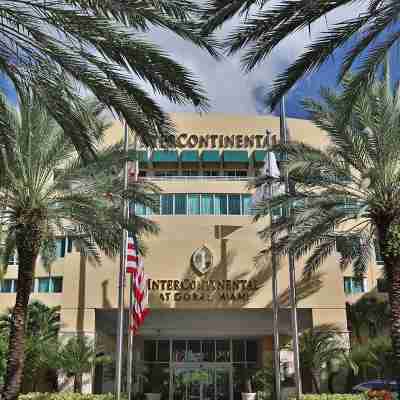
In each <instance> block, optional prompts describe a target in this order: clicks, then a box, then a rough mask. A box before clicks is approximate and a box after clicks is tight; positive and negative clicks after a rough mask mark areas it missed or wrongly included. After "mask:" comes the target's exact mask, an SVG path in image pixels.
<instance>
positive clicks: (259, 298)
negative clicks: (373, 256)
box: [0, 113, 381, 400]
mask: <svg viewBox="0 0 400 400" xmlns="http://www.w3.org/2000/svg"><path fill="white" fill-rule="evenodd" d="M172 118H173V120H174V121H175V123H176V127H177V135H176V136H175V137H174V138H171V140H169V142H168V149H166V150H165V149H161V148H157V149H154V150H143V149H142V150H141V153H140V160H141V162H140V176H141V179H146V180H150V181H151V182H154V183H156V184H157V185H158V186H159V187H160V188H161V190H162V193H161V195H160V209H159V210H158V212H156V213H151V212H150V211H149V210H148V209H146V208H144V207H142V206H141V205H136V210H135V212H136V213H138V214H141V215H146V216H147V217H148V218H150V219H152V220H154V221H155V222H157V223H158V224H159V227H160V234H159V235H158V236H154V237H149V238H147V240H146V246H147V247H148V253H147V255H146V257H145V260H144V266H145V271H146V274H147V275H148V278H149V280H148V288H149V295H150V296H149V298H150V308H151V312H150V315H149V316H148V317H147V319H146V321H145V323H144V325H143V326H142V327H141V329H140V334H139V335H138V336H137V337H136V338H135V360H136V361H135V376H136V379H135V381H136V383H137V384H136V389H137V390H138V391H145V387H144V385H145V382H146V379H142V375H143V374H145V373H147V374H148V373H149V371H150V372H151V371H154V370H155V369H156V368H157V367H161V369H160V370H162V374H163V382H164V383H163V398H164V399H169V400H172V399H185V400H205V399H210V400H217V399H219V400H234V399H237V398H239V397H238V396H239V394H240V388H239V385H238V382H239V378H237V379H236V377H238V376H239V374H240V373H241V371H243V370H244V369H252V368H260V367H262V365H263V364H265V363H266V360H267V359H268V357H269V354H270V353H271V351H272V296H271V292H272V290H271V263H270V259H269V258H268V257H267V258H263V259H261V260H260V259H258V260H255V257H256V255H257V254H258V253H259V251H260V250H262V249H263V248H265V247H267V246H268V243H263V242H261V241H260V240H259V238H258V236H257V232H258V231H259V230H260V228H262V227H263V226H265V225H266V224H269V221H268V220H264V221H260V222H258V223H257V224H255V223H253V221H252V216H251V205H252V197H251V195H252V194H251V193H250V192H249V190H248V182H249V180H250V179H252V178H253V177H255V176H256V175H257V174H259V171H260V170H261V169H262V167H263V161H264V158H265V149H266V147H267V146H268V144H271V143H274V142H276V141H278V140H279V118H276V117H273V116H268V117H260V116H241V115H222V114H206V115H199V114H191V113H183V114H174V115H172ZM288 126H289V129H290V132H291V136H292V138H293V139H295V140H299V141H304V142H307V143H310V144H313V145H314V146H318V147H323V146H326V144H327V138H326V136H325V134H324V133H323V132H322V131H320V130H319V129H318V128H316V127H315V126H314V125H312V124H311V123H310V122H309V121H305V120H296V119H289V120H288ZM122 134H123V129H122V126H121V125H120V124H119V123H115V124H114V125H113V127H112V128H111V129H110V132H109V135H108V140H109V141H110V143H111V142H114V141H117V140H120V139H121V137H122ZM279 212H280V210H276V212H275V215H279ZM58 253H59V258H58V259H57V261H56V262H55V263H54V265H53V266H52V267H51V271H50V273H48V272H46V271H45V270H44V269H43V268H42V266H41V265H40V263H39V265H38V267H37V270H36V280H35V288H34V291H33V294H32V298H33V299H38V300H41V301H43V302H44V303H46V304H48V305H49V306H60V307H61V311H60V317H61V323H62V330H63V333H64V334H75V333H76V332H84V333H85V334H87V335H90V336H92V337H93V338H94V339H95V340H96V345H97V348H98V351H99V353H107V354H110V355H111V356H114V349H115V341H116V321H117V283H118V271H119V260H117V259H116V260H112V259H108V258H106V257H104V259H103V262H102V265H101V266H100V267H99V266H93V265H92V264H91V263H89V262H87V260H86V259H84V258H82V257H81V256H80V254H79V253H78V252H76V251H75V249H74V248H73V246H72V243H71V242H70V241H69V240H68V238H60V240H59V247H58ZM339 257H340V256H339V255H338V254H335V255H333V256H331V257H330V258H329V259H328V260H327V261H326V262H325V264H324V265H323V267H321V269H320V273H319V274H318V275H316V276H315V278H314V279H313V280H311V281H304V280H302V265H303V261H302V260H299V261H297V264H296V265H297V294H298V300H299V301H298V305H299V310H298V319H299V327H300V330H304V329H306V328H309V327H312V326H317V325H320V324H325V323H333V324H336V325H338V326H340V328H341V329H342V331H343V332H344V333H346V332H347V322H346V302H353V301H354V300H356V299H357V298H358V297H359V296H360V295H362V293H364V292H366V291H369V290H372V289H374V288H376V287H377V285H378V280H379V278H380V276H381V270H380V268H381V267H380V266H379V262H377V263H373V264H372V265H371V266H370V268H369V271H368V273H367V274H366V276H365V277H364V279H360V278H355V277H354V276H353V274H352V271H351V269H349V270H346V271H344V272H343V271H341V270H340V268H339ZM378 261H379V260H378ZM10 263H11V264H10V266H9V268H8V272H7V275H6V277H5V279H4V280H3V282H1V283H0V311H1V312H3V311H5V310H6V309H7V308H9V307H12V305H13V303H14V300H15V294H14V292H15V280H16V278H17V270H18V265H17V261H15V262H14V261H11V260H10ZM288 282H289V279H288V266H287V261H286V260H282V261H281V264H280V267H279V272H278V287H279V298H280V312H279V324H280V334H281V341H282V343H285V342H288V340H289V336H290V333H291V328H290V309H289V306H288ZM126 304H128V294H127V296H126ZM281 369H282V372H283V376H289V375H290V373H291V369H292V367H291V357H290V354H286V353H284V352H283V353H282V365H281ZM146 371H147V372H146ZM113 374H114V373H113V368H112V366H104V367H101V366H98V367H96V370H95V371H94V373H93V374H92V376H90V377H87V382H86V383H87V385H86V386H87V390H93V391H96V392H109V391H112V390H113ZM199 377H200V378H199ZM193 382H195V383H193ZM199 382H200V383H199Z"/></svg>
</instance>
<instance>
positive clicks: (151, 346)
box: [144, 340, 157, 362]
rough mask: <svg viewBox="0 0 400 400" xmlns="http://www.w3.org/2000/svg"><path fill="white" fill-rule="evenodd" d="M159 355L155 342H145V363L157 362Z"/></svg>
mask: <svg viewBox="0 0 400 400" xmlns="http://www.w3.org/2000/svg"><path fill="white" fill-rule="evenodd" d="M156 353H157V342H156V341H155V340H145V341H144V360H145V361H150V362H152V361H156V360H157V357H156Z"/></svg>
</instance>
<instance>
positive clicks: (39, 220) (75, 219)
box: [0, 92, 157, 400]
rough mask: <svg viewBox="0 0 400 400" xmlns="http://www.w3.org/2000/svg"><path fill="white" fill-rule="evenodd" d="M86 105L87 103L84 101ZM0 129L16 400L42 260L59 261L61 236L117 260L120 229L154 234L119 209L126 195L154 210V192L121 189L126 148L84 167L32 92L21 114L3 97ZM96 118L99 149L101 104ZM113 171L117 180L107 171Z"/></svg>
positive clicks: (96, 258)
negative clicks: (13, 283)
mask: <svg viewBox="0 0 400 400" xmlns="http://www.w3.org/2000/svg"><path fill="white" fill-rule="evenodd" d="M82 104H84V103H82ZM0 108H2V109H4V110H6V111H7V112H6V113H3V114H2V113H0V121H1V123H0V125H2V123H4V124H7V126H8V127H9V130H8V134H7V136H1V135H0V144H2V145H3V147H2V148H1V153H0V154H1V156H0V178H1V179H0V182H2V186H1V187H0V209H2V210H3V217H4V219H5V221H6V224H5V229H6V231H5V234H6V238H5V251H4V259H5V260H7V259H8V256H9V255H10V254H13V253H14V251H15V250H16V251H17V253H18V281H17V294H16V302H15V307H14V309H13V314H12V326H11V329H10V341H9V356H8V365H7V376H6V381H5V385H4V392H3V396H4V398H5V399H7V400H14V399H16V397H17V395H18V391H19V388H20V383H21V378H22V372H23V366H24V362H23V361H24V339H25V330H26V319H27V310H28V302H29V297H30V293H31V289H32V284H33V278H34V272H35V265H36V262H37V258H38V255H39V254H40V255H41V260H42V262H43V264H44V266H48V265H49V263H50V262H51V261H52V260H53V259H54V258H55V249H56V246H55V240H56V237H57V236H59V235H61V236H68V237H71V238H72V240H73V242H74V244H75V247H76V248H77V249H78V250H79V251H81V252H83V253H84V254H85V255H86V256H87V257H88V258H89V260H92V261H93V262H97V263H100V262H101V257H100V253H101V252H103V253H104V254H105V255H106V256H110V257H113V256H116V255H117V254H118V253H119V249H120V238H121V232H122V229H123V228H126V229H128V230H130V231H133V232H137V234H138V235H139V237H141V235H143V234H145V233H155V232H156V231H157V227H156V226H155V225H154V224H153V223H152V222H151V221H149V220H146V219H144V218H141V217H138V216H135V215H131V216H130V217H129V219H127V220H125V219H124V218H123V217H122V214H121V212H120V210H121V201H122V198H128V199H135V200H136V201H138V202H140V203H142V204H146V205H148V206H149V207H150V208H151V207H153V208H154V207H155V206H156V203H155V200H154V196H153V193H154V192H155V191H156V188H155V187H154V186H152V185H150V184H147V183H144V182H141V181H139V182H135V183H132V184H131V185H130V188H129V190H128V191H123V189H122V188H123V185H122V176H121V171H122V166H123V163H124V159H125V156H124V154H123V146H122V143H117V144H116V145H114V146H112V147H108V148H105V149H104V150H103V151H99V153H98V154H97V159H96V161H92V162H91V163H89V164H87V163H86V162H83V161H82V159H81V158H79V157H77V154H76V152H75V151H74V146H73V144H72V141H71V140H69V136H68V134H67V133H66V132H65V131H64V130H63V129H61V127H60V126H59V125H58V124H57V123H56V121H55V120H54V119H53V118H52V117H51V115H50V114H49V112H48V110H47V108H45V107H44V106H43V105H41V103H40V102H39V101H38V100H37V98H36V97H35V95H33V94H32V93H31V92H28V93H25V94H24V96H22V97H21V102H20V104H19V105H18V109H16V108H15V107H14V106H12V105H10V104H7V103H6V100H5V97H4V96H1V97H0ZM86 109H87V115H91V112H90V110H92V111H93V109H95V110H96V113H95V115H91V119H92V121H91V124H92V126H95V127H97V132H96V137H97V139H98V142H97V143H98V146H100V145H101V139H102V136H103V133H104V130H105V128H106V127H107V126H108V125H107V123H105V122H104V121H102V120H101V119H100V118H99V115H101V112H100V110H101V109H102V107H94V106H93V105H92V106H90V107H89V106H88V107H86ZM111 170H114V172H115V173H114V175H113V174H110V171H111Z"/></svg>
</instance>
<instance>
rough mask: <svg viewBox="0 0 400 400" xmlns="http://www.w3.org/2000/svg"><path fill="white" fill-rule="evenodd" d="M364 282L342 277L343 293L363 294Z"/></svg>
mask: <svg viewBox="0 0 400 400" xmlns="http://www.w3.org/2000/svg"><path fill="white" fill-rule="evenodd" d="M366 291H367V290H366V282H365V279H364V278H356V277H352V276H351V277H349V276H345V277H344V292H345V293H346V295H352V294H359V293H365V292H366Z"/></svg>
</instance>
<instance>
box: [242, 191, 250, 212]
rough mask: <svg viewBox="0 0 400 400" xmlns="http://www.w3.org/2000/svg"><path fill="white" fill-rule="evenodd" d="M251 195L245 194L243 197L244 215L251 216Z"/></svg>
mask: <svg viewBox="0 0 400 400" xmlns="http://www.w3.org/2000/svg"><path fill="white" fill-rule="evenodd" d="M251 199H252V196H251V194H243V195H242V214H243V215H250V214H251Z"/></svg>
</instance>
